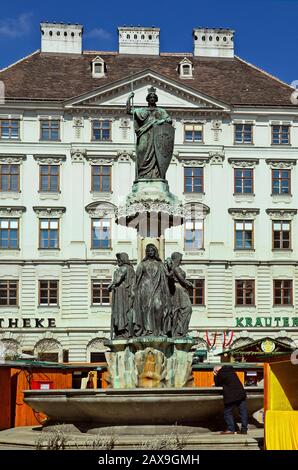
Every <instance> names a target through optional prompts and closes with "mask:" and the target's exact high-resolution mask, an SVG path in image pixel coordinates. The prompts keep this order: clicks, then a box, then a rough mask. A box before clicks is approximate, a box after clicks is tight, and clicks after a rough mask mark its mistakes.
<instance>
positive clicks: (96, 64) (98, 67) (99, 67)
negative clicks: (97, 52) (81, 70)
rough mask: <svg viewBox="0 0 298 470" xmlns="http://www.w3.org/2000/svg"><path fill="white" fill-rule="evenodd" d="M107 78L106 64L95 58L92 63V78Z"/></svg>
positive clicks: (99, 58)
mask: <svg viewBox="0 0 298 470" xmlns="http://www.w3.org/2000/svg"><path fill="white" fill-rule="evenodd" d="M104 76H105V62H104V60H103V59H102V58H101V57H95V59H93V61H92V77H93V78H101V77H104Z"/></svg>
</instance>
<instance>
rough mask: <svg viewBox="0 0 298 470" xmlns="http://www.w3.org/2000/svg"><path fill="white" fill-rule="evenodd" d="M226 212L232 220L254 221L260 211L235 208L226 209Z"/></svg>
mask: <svg viewBox="0 0 298 470" xmlns="http://www.w3.org/2000/svg"><path fill="white" fill-rule="evenodd" d="M228 212H229V214H231V216H232V217H233V219H255V218H256V217H257V215H259V213H260V209H252V208H249V209H240V208H239V209H238V208H237V207H236V208H230V209H228Z"/></svg>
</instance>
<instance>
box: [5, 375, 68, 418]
mask: <svg viewBox="0 0 298 470" xmlns="http://www.w3.org/2000/svg"><path fill="white" fill-rule="evenodd" d="M32 380H36V381H38V380H40V381H47V380H48V381H52V382H53V388H54V389H60V388H62V389H63V388H71V387H72V373H71V372H69V371H68V372H66V371H53V369H42V370H39V371H34V372H33V371H28V370H25V369H11V403H12V405H13V403H15V406H14V407H13V406H12V413H11V427H19V426H34V425H38V424H40V423H41V422H42V420H44V419H45V416H44V415H43V414H42V413H36V412H34V411H33V410H32V408H31V407H30V406H29V405H27V404H26V403H25V402H24V394H23V390H29V389H30V388H31V381H32Z"/></svg>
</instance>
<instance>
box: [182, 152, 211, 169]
mask: <svg viewBox="0 0 298 470" xmlns="http://www.w3.org/2000/svg"><path fill="white" fill-rule="evenodd" d="M177 158H178V160H179V161H180V162H181V163H182V164H183V165H184V166H192V167H196V166H198V167H203V166H206V165H207V163H208V162H209V160H210V156H209V154H201V155H200V154H195V153H186V152H177Z"/></svg>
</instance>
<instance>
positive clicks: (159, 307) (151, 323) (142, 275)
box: [134, 243, 171, 336]
mask: <svg viewBox="0 0 298 470" xmlns="http://www.w3.org/2000/svg"><path fill="white" fill-rule="evenodd" d="M134 315H135V317H134V335H135V336H162V335H166V334H168V333H169V332H170V315H171V299H170V292H169V285H168V278H167V275H166V269H165V266H164V264H163V262H162V261H161V259H160V257H159V254H158V251H157V248H156V247H155V245H153V244H152V243H149V244H148V245H147V246H146V256H145V258H144V259H143V260H142V261H141V262H140V264H139V265H138V267H137V270H136V289H135V304H134Z"/></svg>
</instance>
